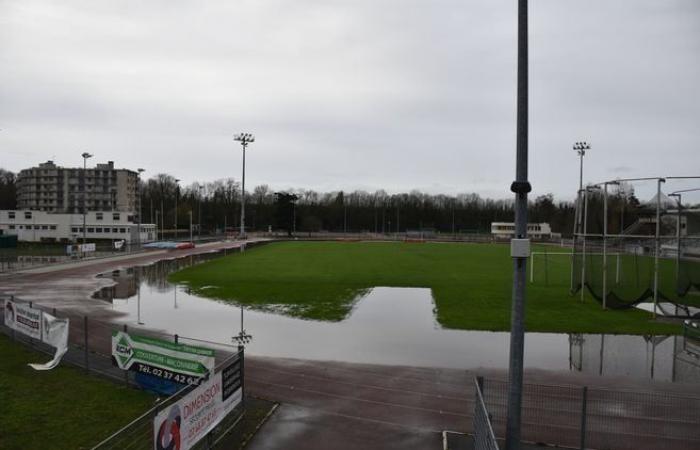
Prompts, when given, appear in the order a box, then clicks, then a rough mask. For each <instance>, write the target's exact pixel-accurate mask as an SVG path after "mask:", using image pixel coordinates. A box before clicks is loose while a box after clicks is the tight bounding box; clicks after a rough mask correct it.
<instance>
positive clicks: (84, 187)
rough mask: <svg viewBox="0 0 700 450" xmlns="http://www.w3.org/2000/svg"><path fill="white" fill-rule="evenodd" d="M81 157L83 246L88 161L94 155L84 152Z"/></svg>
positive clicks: (85, 233) (85, 240) (85, 234)
mask: <svg viewBox="0 0 700 450" xmlns="http://www.w3.org/2000/svg"><path fill="white" fill-rule="evenodd" d="M81 156H82V157H83V244H85V243H86V242H87V228H85V226H86V225H85V208H86V207H87V160H88V158H92V157H93V155H91V154H90V153H88V152H83V154H82V155H81ZM83 251H84V250H83ZM81 253H82V252H81Z"/></svg>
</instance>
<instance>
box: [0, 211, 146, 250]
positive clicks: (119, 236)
mask: <svg viewBox="0 0 700 450" xmlns="http://www.w3.org/2000/svg"><path fill="white" fill-rule="evenodd" d="M85 224H86V226H85V229H86V233H85V237H86V238H87V239H88V241H90V242H95V241H97V240H124V241H126V242H127V243H132V242H139V239H138V231H139V229H140V231H141V239H140V241H141V242H142V243H145V242H151V241H153V240H155V238H156V226H155V225H154V224H141V225H139V224H138V223H136V222H135V221H134V216H133V215H132V213H129V212H119V211H90V212H88V213H86V214H85ZM0 234H3V235H16V236H17V239H18V240H19V241H24V242H66V243H67V242H78V241H80V240H81V239H82V237H83V215H82V214H60V213H48V212H46V211H31V210H27V209H25V210H15V211H0Z"/></svg>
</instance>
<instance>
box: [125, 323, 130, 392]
mask: <svg viewBox="0 0 700 450" xmlns="http://www.w3.org/2000/svg"><path fill="white" fill-rule="evenodd" d="M128 332H129V327H128V326H127V325H126V324H124V333H128ZM124 385H125V386H126V387H129V371H128V370H125V371H124Z"/></svg>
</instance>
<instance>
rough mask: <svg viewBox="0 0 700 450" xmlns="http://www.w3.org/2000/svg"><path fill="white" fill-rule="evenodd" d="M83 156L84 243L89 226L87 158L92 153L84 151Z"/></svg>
mask: <svg viewBox="0 0 700 450" xmlns="http://www.w3.org/2000/svg"><path fill="white" fill-rule="evenodd" d="M81 156H82V157H83V244H85V243H86V242H87V228H85V227H86V224H85V222H86V220H85V213H86V208H87V160H88V158H92V155H91V154H90V153H88V152H84V153H83V154H82V155H81ZM32 228H34V227H32ZM34 229H36V228H34Z"/></svg>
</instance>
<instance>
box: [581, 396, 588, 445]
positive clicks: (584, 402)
mask: <svg viewBox="0 0 700 450" xmlns="http://www.w3.org/2000/svg"><path fill="white" fill-rule="evenodd" d="M582 394H583V398H582V399H581V450H584V449H585V448H586V408H587V403H588V386H584V387H583V392H582Z"/></svg>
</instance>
